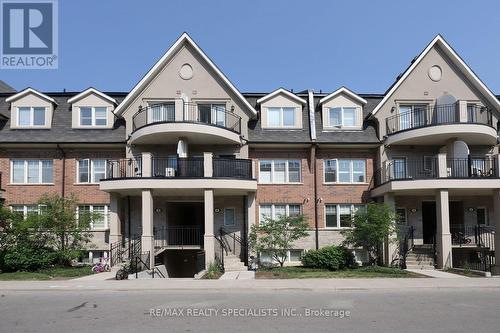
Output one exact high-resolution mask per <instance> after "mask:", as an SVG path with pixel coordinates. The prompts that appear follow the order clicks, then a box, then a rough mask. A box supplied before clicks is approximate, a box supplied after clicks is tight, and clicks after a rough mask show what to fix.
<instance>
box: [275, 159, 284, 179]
mask: <svg viewBox="0 0 500 333" xmlns="http://www.w3.org/2000/svg"><path fill="white" fill-rule="evenodd" d="M285 168H286V161H281V160H276V161H274V174H273V183H284V182H285V179H286V178H285Z"/></svg>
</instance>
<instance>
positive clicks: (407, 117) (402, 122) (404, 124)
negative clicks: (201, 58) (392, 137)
mask: <svg viewBox="0 0 500 333" xmlns="http://www.w3.org/2000/svg"><path fill="white" fill-rule="evenodd" d="M410 124H411V105H401V106H400V107H399V129H400V130H405V129H408V128H410Z"/></svg>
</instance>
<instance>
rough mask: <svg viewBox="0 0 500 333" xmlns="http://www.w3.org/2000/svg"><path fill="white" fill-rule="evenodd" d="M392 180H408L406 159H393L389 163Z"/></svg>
mask: <svg viewBox="0 0 500 333" xmlns="http://www.w3.org/2000/svg"><path fill="white" fill-rule="evenodd" d="M391 165H392V167H391V173H392V179H406V178H408V166H407V163H406V157H394V158H393V159H392V162H391Z"/></svg>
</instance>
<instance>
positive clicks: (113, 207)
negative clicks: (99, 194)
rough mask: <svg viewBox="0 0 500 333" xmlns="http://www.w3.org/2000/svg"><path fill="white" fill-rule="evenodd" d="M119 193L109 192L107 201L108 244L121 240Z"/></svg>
mask: <svg viewBox="0 0 500 333" xmlns="http://www.w3.org/2000/svg"><path fill="white" fill-rule="evenodd" d="M119 212H120V195H119V194H118V193H111V194H110V202H109V245H110V246H111V244H113V243H115V242H117V241H119V240H121V238H122V224H121V221H120V214H119Z"/></svg>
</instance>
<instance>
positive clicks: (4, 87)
mask: <svg viewBox="0 0 500 333" xmlns="http://www.w3.org/2000/svg"><path fill="white" fill-rule="evenodd" d="M0 92H2V93H10V92H12V93H14V92H16V89H14V88H12V87H11V86H9V85H8V84H7V83H5V82H4V81H2V80H0Z"/></svg>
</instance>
